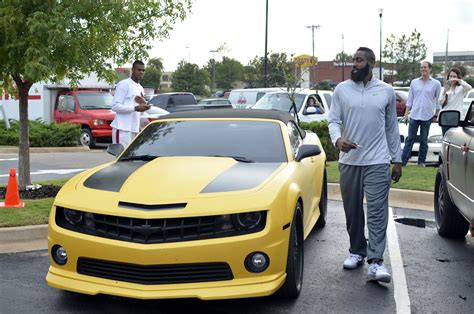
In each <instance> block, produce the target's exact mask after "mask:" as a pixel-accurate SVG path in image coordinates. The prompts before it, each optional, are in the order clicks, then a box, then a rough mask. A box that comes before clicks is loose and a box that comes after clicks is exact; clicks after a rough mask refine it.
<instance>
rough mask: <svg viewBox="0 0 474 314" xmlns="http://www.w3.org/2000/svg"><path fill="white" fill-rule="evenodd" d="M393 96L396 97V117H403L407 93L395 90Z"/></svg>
mask: <svg viewBox="0 0 474 314" xmlns="http://www.w3.org/2000/svg"><path fill="white" fill-rule="evenodd" d="M395 96H396V97H397V116H398V117H403V115H404V114H405V107H406V102H407V99H408V92H407V91H403V90H395Z"/></svg>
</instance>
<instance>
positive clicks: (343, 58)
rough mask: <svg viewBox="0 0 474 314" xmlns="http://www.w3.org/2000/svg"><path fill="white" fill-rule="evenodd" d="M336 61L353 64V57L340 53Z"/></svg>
mask: <svg viewBox="0 0 474 314" xmlns="http://www.w3.org/2000/svg"><path fill="white" fill-rule="evenodd" d="M334 61H336V62H342V61H345V62H352V55H350V54H347V53H345V52H339V53H338V54H337V55H336V58H334Z"/></svg>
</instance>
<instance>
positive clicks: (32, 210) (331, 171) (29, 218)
mask: <svg viewBox="0 0 474 314" xmlns="http://www.w3.org/2000/svg"><path fill="white" fill-rule="evenodd" d="M436 171H437V168H435V167H426V168H421V167H418V166H416V165H409V166H406V167H403V175H402V178H401V180H400V182H398V183H396V184H392V188H397V189H409V190H421V191H433V190H434V180H435V176H436ZM327 175H328V182H331V183H338V182H339V170H338V167H337V161H331V162H328V164H327ZM68 180H69V179H61V180H49V181H41V182H35V183H38V184H41V185H48V184H50V185H59V186H62V185H63V184H64V183H66V181H68ZM53 200H54V199H53V198H46V199H40V200H22V201H23V202H24V203H25V207H24V208H0V227H14V226H25V225H39V224H46V223H48V216H49V211H50V209H51V205H52V204H53Z"/></svg>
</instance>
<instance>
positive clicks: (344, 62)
mask: <svg viewBox="0 0 474 314" xmlns="http://www.w3.org/2000/svg"><path fill="white" fill-rule="evenodd" d="M341 59H342V81H341V82H344V70H345V67H346V58H345V56H344V34H342V53H341Z"/></svg>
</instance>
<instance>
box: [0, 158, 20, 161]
mask: <svg viewBox="0 0 474 314" xmlns="http://www.w3.org/2000/svg"><path fill="white" fill-rule="evenodd" d="M12 160H18V158H3V159H2V158H0V161H12Z"/></svg>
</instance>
